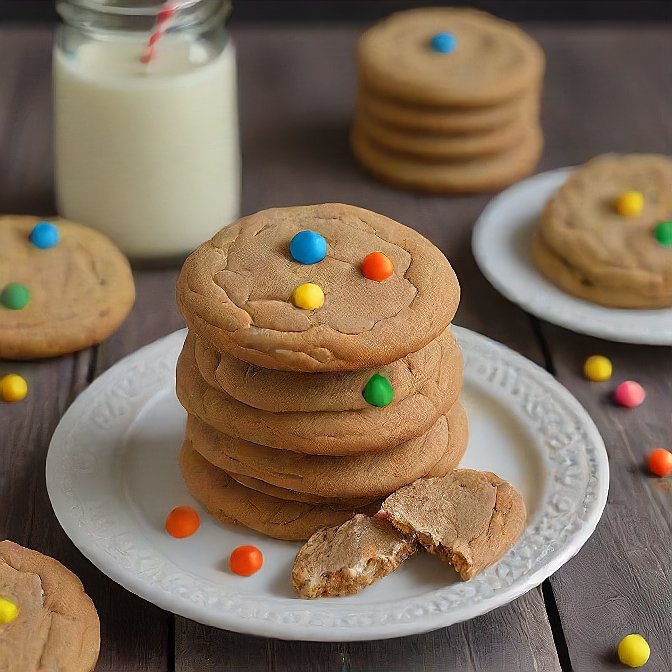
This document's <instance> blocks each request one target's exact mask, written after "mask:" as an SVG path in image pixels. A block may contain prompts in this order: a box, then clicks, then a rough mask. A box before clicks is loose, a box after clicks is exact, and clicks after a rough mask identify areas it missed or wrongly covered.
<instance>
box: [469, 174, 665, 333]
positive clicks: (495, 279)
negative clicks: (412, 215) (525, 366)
mask: <svg viewBox="0 0 672 672" xmlns="http://www.w3.org/2000/svg"><path fill="white" fill-rule="evenodd" d="M574 170H575V169H574V168H560V169H557V170H551V171H548V172H545V173H540V174H538V175H534V176H533V177H529V178H527V179H526V180H523V181H522V182H519V183H518V184H515V185H514V186H512V187H510V188H508V189H507V190H506V191H504V192H502V193H501V194H499V195H498V196H496V197H495V198H494V199H493V200H492V201H491V202H490V203H489V204H488V206H487V207H486V208H485V210H484V211H483V213H482V214H481V216H480V217H479V219H478V221H477V222H476V225H475V227H474V231H473V235H472V250H473V253H474V257H475V258H476V263H477V264H478V266H479V268H480V269H481V271H482V273H483V275H484V276H485V277H486V278H487V280H488V281H489V282H490V283H491V284H492V285H493V286H494V287H495V289H497V291H499V292H500V293H501V294H503V295H504V296H505V297H506V298H507V299H509V300H510V301H512V302H513V303H516V304H517V305H519V306H520V307H521V308H523V309H524V310H526V311H527V312H529V313H531V314H532V315H535V316H537V317H539V318H541V319H542V320H546V321H548V322H551V323H552V324H557V325H559V326H561V327H564V328H566V329H569V330H571V331H575V332H577V333H581V334H588V335H590V336H597V337H598V338H603V339H605V340H608V341H618V342H622V343H639V344H647V345H672V308H656V309H640V308H637V309H633V308H612V307H606V306H603V305H598V304H597V303H592V302H590V301H587V300H584V299H582V298H578V297H576V296H573V295H572V294H569V293H567V292H565V291H564V290H563V289H560V287H558V286H556V285H555V284H553V283H552V282H551V281H550V280H549V279H547V278H546V277H545V276H544V275H543V274H542V273H541V271H539V270H538V268H537V267H536V266H535V264H534V262H533V258H532V241H533V238H534V235H535V232H536V230H537V229H538V226H539V218H540V216H541V213H542V210H543V208H544V206H545V204H546V202H547V201H548V200H549V198H551V197H553V196H554V194H555V193H556V192H557V190H558V188H559V187H561V186H562V185H563V184H564V183H565V182H566V180H567V178H568V177H569V175H570V174H571V173H572V171H574Z"/></svg>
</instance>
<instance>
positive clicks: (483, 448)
mask: <svg viewBox="0 0 672 672" xmlns="http://www.w3.org/2000/svg"><path fill="white" fill-rule="evenodd" d="M455 334H456V336H457V337H458V339H459V342H460V344H461V346H462V349H463V352H464V355H465V387H464V391H463V395H462V398H463V401H464V404H465V406H466V408H467V412H468V414H469V423H470V427H471V439H470V443H469V449H468V452H467V455H466V457H465V459H464V462H463V464H464V465H467V466H470V467H476V468H480V469H490V470H492V471H495V472H497V473H498V474H500V475H501V476H503V477H504V478H507V479H509V480H510V481H512V482H513V483H514V484H515V485H516V486H517V487H518V488H519V489H520V490H521V492H522V493H523V496H524V498H525V501H526V503H527V507H528V510H529V523H528V526H527V529H526V530H525V532H524V534H523V536H522V537H521V539H520V540H519V541H518V543H517V544H516V545H515V547H514V548H513V549H512V550H511V552H509V553H508V554H507V555H506V556H505V557H504V559H503V560H502V561H501V562H499V564H497V565H495V566H493V567H491V568H490V569H488V570H487V571H485V572H484V573H483V574H481V575H479V576H478V577H476V578H475V579H473V580H472V581H470V582H468V583H463V582H461V581H458V580H457V579H456V575H455V573H454V572H453V571H452V569H450V568H449V567H448V566H447V565H444V564H442V563H441V562H439V561H438V560H437V559H436V558H434V557H431V556H428V555H425V554H422V555H418V556H417V557H414V558H412V559H411V560H410V561H409V562H408V563H406V564H405V565H404V566H403V567H402V568H401V569H400V570H399V571H397V572H396V573H394V574H393V575H391V576H389V577H387V578H385V579H383V580H381V581H379V582H378V583H377V584H375V585H374V586H372V587H370V588H368V589H367V590H365V591H363V592H362V593H360V594H359V595H357V596H355V597H350V598H340V599H339V598H336V599H328V600H325V599H323V600H313V601H307V600H300V599H297V598H296V597H295V596H294V594H293V592H292V587H291V579H290V567H291V564H292V560H293V558H294V555H295V554H296V551H297V550H298V548H299V544H297V543H291V542H283V541H277V540H274V539H269V538H266V537H264V536H261V535H258V534H255V533H253V532H251V531H248V530H245V529H242V528H234V527H222V526H220V525H219V524H217V523H215V522H214V521H213V520H211V519H210V518H209V517H208V515H207V514H206V513H205V512H204V511H202V514H201V519H202V524H201V527H200V529H199V531H198V532H197V533H196V534H195V535H194V536H192V537H190V538H187V539H180V540H178V539H173V538H172V537H170V536H169V535H168V534H167V533H166V532H165V531H164V529H163V523H164V519H165V516H166V514H167V513H168V511H170V510H171V509H172V508H173V507H175V506H178V505H180V504H191V505H193V506H197V507H198V505H197V504H196V503H195V502H194V501H193V500H192V498H191V497H190V496H189V495H188V494H187V491H186V488H185V487H184V485H183V484H182V479H181V477H180V474H179V470H178V467H177V454H178V451H179V448H180V444H181V439H182V433H183V428H184V420H185V414H184V411H183V410H182V408H181V407H180V405H179V404H178V402H177V399H176V397H175V392H174V388H175V374H174V371H175V362H176V360H177V356H178V353H179V350H180V348H181V346H182V342H183V340H184V336H185V332H184V331H182V332H176V333H174V334H171V335H170V336H167V337H166V338H163V339H161V340H159V341H156V342H155V343H152V344H151V345H148V346H147V347H145V348H143V349H142V350H139V351H138V352H136V353H134V354H132V355H130V356H129V357H127V358H126V359H124V360H122V361H120V362H119V363H117V364H116V365H115V366H113V367H112V368H111V369H110V370H109V371H107V372H106V373H104V374H103V375H102V376H101V377H100V378H98V379H97V380H95V381H94V382H93V384H92V385H91V386H90V387H89V388H88V389H87V390H85V391H84V392H83V393H82V394H81V395H80V396H79V397H78V399H77V400H76V401H75V402H74V403H73V404H72V406H71V407H70V409H69V410H68V411H67V413H66V414H65V415H64V416H63V419H62V420H61V422H60V424H59V426H58V428H57V429H56V432H55V434H54V436H53V439H52V441H51V445H50V447H49V454H48V457H47V488H48V491H49V497H50V498H51V502H52V505H53V507H54V511H55V512H56V515H57V517H58V520H59V522H60V523H61V525H62V526H63V529H64V530H65V531H66V533H67V534H68V535H69V536H70V538H71V539H72V540H73V542H74V543H75V544H76V545H77V547H78V548H79V549H80V550H81V551H82V553H84V555H86V556H87V557H88V558H89V559H90V560H91V562H93V563H94V564H95V565H96V566H97V567H99V568H100V570H101V571H103V572H104V573H105V574H107V575H108V576H110V577H111V578H112V579H114V580H115V581H117V582H118V583H120V584H121V585H122V586H124V587H125V588H127V589H128V590H130V591H131V592H133V593H136V594H137V595H140V596H141V597H144V598H145V599H147V600H149V601H150V602H153V603H155V604H157V605H159V606H160V607H163V608H164V609H167V610H169V611H173V612H175V613H176V614H180V615H182V616H186V617H188V618H191V619H194V620H196V621H200V622H202V623H207V624H209V625H214V626H217V627H220V628H225V629H227V630H234V631H237V632H244V633H251V634H255V635H265V636H269V637H280V638H284V639H306V640H321V641H347V640H367V639H382V638H386V637H398V636H401V635H409V634H413V633H419V632H426V631H428V630H432V629H435V628H440V627H442V626H446V625H450V624H451V623H456V622H458V621H463V620H466V619H469V618H473V617H474V616H477V615H479V614H482V613H484V612H487V611H489V610H491V609H494V608H495V607H498V606H500V605H503V604H506V603H507V602H509V601H511V600H513V599H514V598H516V597H518V596H519V595H521V594H523V593H525V592H526V591H528V590H530V589H531V588H533V587H534V586H536V585H538V584H539V583H541V581H543V580H544V579H545V578H546V577H547V576H549V574H551V573H552V572H554V571H555V570H557V569H558V568H559V567H560V566H561V565H562V564H563V563H565V562H566V561H567V560H568V559H569V558H571V557H572V556H573V555H574V554H575V553H576V552H577V551H578V550H579V548H580V547H581V546H582V544H583V543H584V542H585V541H586V539H588V537H589V536H590V535H591V533H592V532H593V530H594V528H595V525H596V524H597V521H598V520H599V518H600V515H601V513H602V509H603V508H604V505H605V502H606V498H607V489H608V480H609V469H608V465H607V456H606V452H605V449H604V443H603V442H602V439H601V438H600V435H599V433H598V431H597V429H596V427H595V425H594V424H593V422H592V420H591V419H590V418H589V417H588V415H587V413H586V412H585V411H584V409H583V408H582V407H581V406H580V405H579V403H578V402H577V401H576V399H574V397H572V396H571V395H570V394H569V392H568V391H567V390H566V389H565V388H563V387H562V386H561V385H560V384H559V383H557V382H556V380H555V379H554V378H553V377H552V376H550V375H549V374H547V373H546V372H545V371H543V370H542V369H540V368H539V367H537V366H536V365H534V364H532V363H531V362H529V361H528V360H527V359H525V358H524V357H521V356H520V355H518V354H516V353H514V352H512V351H511V350H509V349H507V348H505V347H504V346H502V345H500V344H498V343H495V342H493V341H490V340H489V339H487V338H485V337H484V336H481V335H479V334H476V333H474V332H471V331H468V330H465V329H460V328H455ZM198 508H199V509H200V507H198ZM240 544H255V545H257V546H258V547H259V548H260V549H261V550H262V552H263V554H264V558H265V562H264V566H263V568H262V569H261V571H259V572H258V573H257V574H255V575H254V576H252V577H249V578H242V577H239V576H235V575H233V574H231V573H230V572H229V571H228V569H227V560H228V555H229V553H230V552H231V550H233V549H234V548H235V547H236V546H238V545H240Z"/></svg>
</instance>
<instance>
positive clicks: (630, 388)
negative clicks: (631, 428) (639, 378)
mask: <svg viewBox="0 0 672 672" xmlns="http://www.w3.org/2000/svg"><path fill="white" fill-rule="evenodd" d="M645 397H646V392H645V391H644V388H643V387H642V386H641V385H640V384H639V383H636V382H635V381H634V380H626V381H625V382H624V383H621V384H620V385H619V386H618V387H617V388H616V390H615V391H614V401H615V402H616V403H617V404H618V405H619V406H625V408H635V407H636V406H639V405H640V404H641V403H642V402H643V401H644V398H645Z"/></svg>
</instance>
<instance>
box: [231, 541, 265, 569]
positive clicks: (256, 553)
mask: <svg viewBox="0 0 672 672" xmlns="http://www.w3.org/2000/svg"><path fill="white" fill-rule="evenodd" d="M263 564H264V556H263V555H262V554H261V551H260V550H259V549H258V548H257V547H256V546H238V548H236V549H234V551H233V553H231V557H230V558H229V567H230V568H231V571H232V572H233V573H234V574H239V575H240V576H251V575H252V574H254V573H255V572H258V571H259V570H260V569H261V566H262V565H263Z"/></svg>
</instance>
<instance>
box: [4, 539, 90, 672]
mask: <svg viewBox="0 0 672 672" xmlns="http://www.w3.org/2000/svg"><path fill="white" fill-rule="evenodd" d="M99 649H100V624H99V621H98V614H97V613H96V608H95V607H94V605H93V602H92V601H91V599H90V598H89V596H88V595H87V594H86V593H85V592H84V587H83V586H82V583H81V581H80V580H79V579H78V578H77V577H76V576H75V575H74V574H73V573H72V572H71V571H70V570H68V569H66V568H65V567H64V566H63V565H62V564H61V563H60V562H58V561H56V560H54V559H53V558H50V557H48V556H46V555H42V553H38V552H37V551H32V550H30V549H28V548H24V547H22V546H19V545H18V544H15V543H13V542H11V541H1V542H0V669H2V670H3V672H44V671H46V670H63V671H64V672H65V671H67V672H91V670H93V668H94V667H95V665H96V661H97V659H98V651H99Z"/></svg>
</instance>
